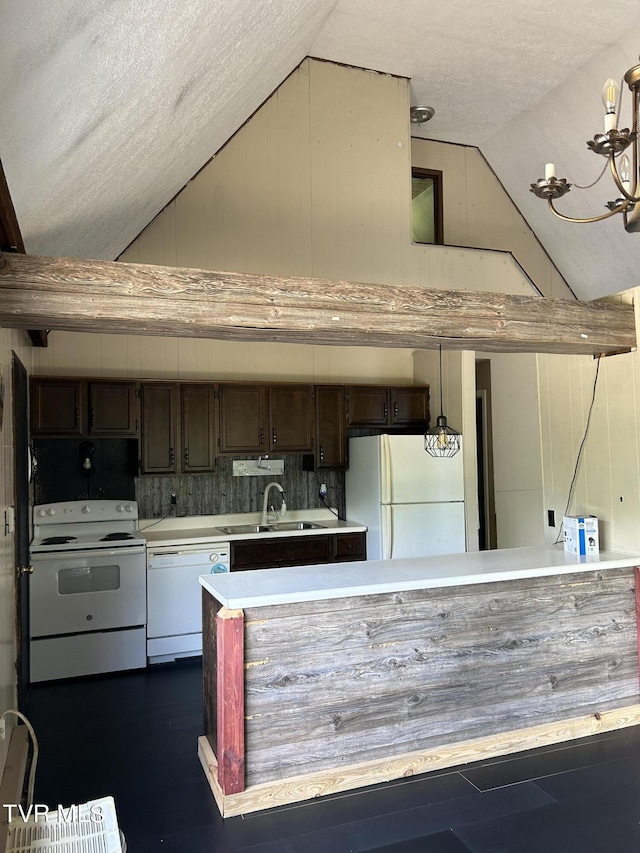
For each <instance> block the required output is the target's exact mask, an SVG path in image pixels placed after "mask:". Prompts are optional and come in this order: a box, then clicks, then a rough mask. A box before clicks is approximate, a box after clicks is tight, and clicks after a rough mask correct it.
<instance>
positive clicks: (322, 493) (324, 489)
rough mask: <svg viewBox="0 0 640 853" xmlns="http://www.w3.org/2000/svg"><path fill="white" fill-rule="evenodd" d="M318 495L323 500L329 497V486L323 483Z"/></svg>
mask: <svg viewBox="0 0 640 853" xmlns="http://www.w3.org/2000/svg"><path fill="white" fill-rule="evenodd" d="M318 494H319V495H320V497H321V498H326V496H327V484H326V483H322V484H321V485H320V489H319V491H318Z"/></svg>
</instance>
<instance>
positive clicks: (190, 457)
mask: <svg viewBox="0 0 640 853" xmlns="http://www.w3.org/2000/svg"><path fill="white" fill-rule="evenodd" d="M181 391H182V424H181V426H182V470H183V472H184V473H185V474H198V473H202V472H205V471H213V470H214V468H215V464H216V434H215V386H214V385H211V384H202V385H196V384H193V385H182V387H181Z"/></svg>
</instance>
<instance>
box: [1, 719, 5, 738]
mask: <svg viewBox="0 0 640 853" xmlns="http://www.w3.org/2000/svg"><path fill="white" fill-rule="evenodd" d="M4 738H5V720H4V717H0V741H3V740H4Z"/></svg>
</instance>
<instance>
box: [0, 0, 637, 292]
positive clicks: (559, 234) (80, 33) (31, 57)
mask: <svg viewBox="0 0 640 853" xmlns="http://www.w3.org/2000/svg"><path fill="white" fill-rule="evenodd" d="M0 20H1V21H2V29H1V32H2V50H1V51H0V110H1V114H2V122H1V123H0V158H1V159H2V162H3V164H4V167H5V172H6V175H7V180H8V183H9V187H10V190H11V193H12V196H13V200H14V204H15V208H16V212H17V215H18V218H19V221H20V224H21V227H22V231H23V235H24V238H25V243H26V247H27V251H29V252H33V253H38V254H51V255H70V256H78V257H96V258H114V257H116V256H117V255H118V254H119V253H120V252H121V251H122V250H123V249H124V247H125V246H126V245H127V244H128V243H129V242H130V241H131V240H132V239H133V238H134V237H135V236H136V235H137V234H138V233H139V232H140V231H141V230H142V228H144V226H145V225H146V224H147V223H148V222H149V221H150V220H151V219H152V218H153V216H155V214H156V213H157V212H158V211H159V210H161V209H162V207H163V206H164V205H165V204H166V203H167V202H168V201H169V199H170V198H171V197H172V196H173V195H175V193H176V192H177V191H178V190H179V189H180V188H181V187H182V186H183V185H184V184H185V183H186V182H187V181H188V180H189V179H190V178H191V177H192V176H193V175H194V174H195V172H197V171H198V169H199V168H200V167H201V166H202V165H203V164H204V163H205V162H206V161H207V160H208V159H209V158H210V157H211V155H212V154H213V153H214V152H215V151H217V150H218V149H219V148H220V147H221V146H222V145H223V144H224V142H225V141H226V140H227V139H228V138H229V137H230V136H231V135H232V134H233V133H234V131H235V130H236V129H237V128H238V127H239V126H240V125H241V124H242V123H243V122H244V121H245V120H246V119H247V118H248V117H249V115H251V113H252V112H253V111H254V110H255V109H256V108H257V107H258V106H259V105H260V104H261V103H262V102H263V101H264V100H265V99H266V98H267V97H268V96H269V95H270V94H271V92H272V91H273V90H274V89H275V88H276V87H277V86H278V85H279V84H280V82H281V81H282V80H283V79H284V78H285V77H286V76H287V74H288V73H289V72H290V71H292V70H293V69H294V68H295V67H296V66H297V65H298V64H299V62H300V61H301V60H302V59H303V58H304V57H305V56H306V55H311V56H316V57H321V58H325V59H331V60H334V61H337V62H341V63H346V64H352V65H357V66H362V67H366V68H372V69H376V70H379V71H385V72H389V73H395V74H400V75H404V76H407V77H409V78H411V93H412V102H413V103H427V104H431V105H433V106H434V107H435V108H436V116H435V118H434V119H433V120H432V121H431V122H429V123H428V124H426V125H423V126H422V127H416V128H414V130H413V132H414V135H422V136H425V137H428V138H432V139H442V140H445V141H451V142H460V143H465V144H471V145H478V146H479V147H480V149H481V151H482V152H483V153H484V155H485V156H486V157H487V159H488V160H489V162H490V164H491V166H492V168H493V169H494V171H495V172H496V174H497V175H498V177H499V178H500V179H501V180H502V182H503V184H504V185H505V187H506V188H507V190H508V192H509V193H510V194H511V196H512V197H513V199H514V200H515V201H516V203H517V204H518V206H519V207H520V209H521V210H522V211H523V213H524V215H525V216H526V217H527V219H528V221H529V223H530V224H531V226H532V227H533V229H534V231H535V232H536V233H537V234H538V236H539V237H540V239H541V241H542V242H543V244H544V246H545V248H546V249H547V251H548V252H549V254H550V255H551V256H552V258H553V260H554V261H555V262H556V264H557V266H558V268H559V269H560V271H561V272H562V273H563V275H564V276H565V278H566V279H567V281H568V283H569V284H570V286H571V287H572V288H573V289H574V291H575V292H576V293H577V294H578V295H579V296H580V297H581V298H583V299H590V298H593V297H596V296H600V295H604V294H607V293H612V292H617V291H619V290H622V289H625V288H628V287H632V286H635V285H637V284H640V281H639V280H638V278H639V276H638V273H637V270H639V269H640V234H638V235H627V234H626V233H625V232H624V230H623V228H622V225H621V223H619V222H618V221H617V219H616V220H614V221H610V222H605V223H600V224H595V225H589V226H587V225H569V224H565V223H562V222H559V221H558V220H556V219H555V218H554V217H552V216H551V215H550V214H549V213H548V211H547V209H546V205H545V204H544V203H543V202H541V201H539V200H537V199H535V198H534V197H533V195H532V194H530V193H529V192H528V188H529V183H530V182H531V181H533V180H535V179H536V178H538V177H540V176H541V175H542V174H543V169H544V163H545V161H546V160H553V161H554V162H555V163H556V164H557V166H558V173H559V174H561V175H566V177H567V178H569V180H572V181H574V180H575V181H578V182H579V183H588V182H590V181H591V180H593V179H594V178H595V177H596V176H597V174H598V172H599V169H600V167H601V164H603V163H604V161H603V160H601V159H599V158H597V157H596V155H594V154H592V153H591V152H589V151H588V150H587V149H586V145H585V141H586V140H587V139H589V138H591V137H592V136H593V134H594V133H596V132H600V130H601V128H602V106H601V102H600V90H601V87H602V83H603V82H604V79H605V78H606V77H608V76H613V77H616V78H620V77H621V76H622V74H623V73H624V71H625V70H626V69H627V68H628V67H629V66H630V65H632V64H635V63H636V62H637V52H638V50H639V49H640V4H639V3H638V2H637V0H610V2H608V3H606V4H605V3H600V4H596V3H594V2H593V0H536V2H535V3H534V2H532V0H482V2H481V3H479V2H477V0H466V2H462V3H458V4H450V3H441V2H439V3H436V2H434V0H402V2H398V0H337V2H336V0H253V2H251V3H248V2H246V0H216V2H211V0H189V2H187V3H185V2H183V0H182V2H178V0H110V2H107V0H56V2H54V3H42V2H40V0H3V2H2V3H1V4H0ZM593 192H595V199H594V200H593V201H589V200H588V198H587V200H585V196H586V193H584V194H579V193H578V192H574V191H572V193H571V194H570V195H569V196H568V197H567V198H566V199H563V200H562V201H561V202H560V203H559V206H561V207H562V209H564V210H566V211H567V212H569V213H572V214H573V213H575V214H577V215H584V214H585V213H593V212H599V211H600V210H603V209H604V208H602V204H603V203H604V202H605V201H606V200H608V199H609V198H613V197H615V195H616V193H615V192H613V190H612V189H611V187H610V184H609V182H608V180H607V179H606V178H605V179H603V181H602V183H601V184H600V185H599V186H598V187H597V188H596V190H595V191H593Z"/></svg>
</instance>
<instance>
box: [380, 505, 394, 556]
mask: <svg viewBox="0 0 640 853" xmlns="http://www.w3.org/2000/svg"><path fill="white" fill-rule="evenodd" d="M392 513H393V507H392V506H391V505H390V504H383V505H382V545H383V548H382V559H383V560H390V559H391V557H392V555H393V518H392Z"/></svg>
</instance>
